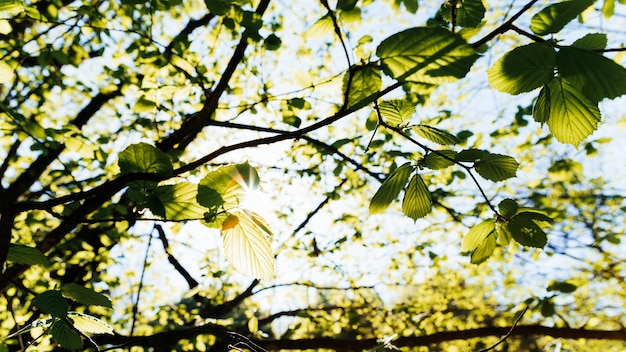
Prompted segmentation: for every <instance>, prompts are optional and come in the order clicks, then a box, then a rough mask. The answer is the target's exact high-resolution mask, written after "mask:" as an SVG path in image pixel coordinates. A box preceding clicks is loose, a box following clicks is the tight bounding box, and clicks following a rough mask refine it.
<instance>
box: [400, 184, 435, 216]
mask: <svg viewBox="0 0 626 352" xmlns="http://www.w3.org/2000/svg"><path fill="white" fill-rule="evenodd" d="M431 206H432V205H431V201H430V192H429V191H428V188H427V187H426V184H425V183H424V180H423V179H422V177H421V176H420V175H418V174H415V175H413V178H411V181H410V182H409V185H408V187H407V189H406V192H405V194H404V199H403V201H402V212H403V213H404V215H406V216H408V217H410V218H411V219H413V220H417V219H419V218H423V217H424V216H426V215H428V213H430V211H431Z"/></svg>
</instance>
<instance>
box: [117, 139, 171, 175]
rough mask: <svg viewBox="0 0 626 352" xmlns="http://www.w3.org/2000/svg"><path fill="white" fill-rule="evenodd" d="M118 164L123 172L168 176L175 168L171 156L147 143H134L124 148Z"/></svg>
mask: <svg viewBox="0 0 626 352" xmlns="http://www.w3.org/2000/svg"><path fill="white" fill-rule="evenodd" d="M118 165H119V167H120V171H121V173H123V174H127V173H132V172H147V173H156V174H159V175H162V176H167V175H169V174H170V173H171V172H172V169H173V168H172V161H171V160H170V158H169V157H168V156H167V155H166V154H165V153H163V152H162V151H160V150H159V149H157V148H156V147H154V146H152V145H150V144H147V143H137V144H133V145H130V146H128V147H127V148H126V149H124V151H122V152H121V153H120V154H119V160H118Z"/></svg>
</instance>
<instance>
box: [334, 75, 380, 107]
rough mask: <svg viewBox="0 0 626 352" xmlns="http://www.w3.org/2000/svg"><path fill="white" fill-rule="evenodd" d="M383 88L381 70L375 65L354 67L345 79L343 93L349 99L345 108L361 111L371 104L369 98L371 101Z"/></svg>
mask: <svg viewBox="0 0 626 352" xmlns="http://www.w3.org/2000/svg"><path fill="white" fill-rule="evenodd" d="M381 86H382V79H381V77H380V69H378V68H376V67H374V66H373V65H364V66H353V67H352V68H351V69H350V70H349V71H348V72H346V74H345V75H344V79H343V93H344V97H346V98H347V101H346V102H345V103H344V105H345V107H347V108H352V109H359V108H361V107H363V106H365V105H367V104H368V103H370V102H371V101H367V98H370V100H371V97H373V96H374V94H376V93H378V91H380V88H381ZM346 92H347V93H348V94H347V96H346Z"/></svg>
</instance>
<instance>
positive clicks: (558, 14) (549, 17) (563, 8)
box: [530, 0, 595, 35]
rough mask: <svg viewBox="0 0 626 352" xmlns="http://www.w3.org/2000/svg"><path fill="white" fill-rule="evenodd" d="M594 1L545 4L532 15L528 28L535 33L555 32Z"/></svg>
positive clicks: (572, 0) (579, 0)
mask: <svg viewBox="0 0 626 352" xmlns="http://www.w3.org/2000/svg"><path fill="white" fill-rule="evenodd" d="M594 2H595V0H571V1H563V2H559V3H556V4H553V5H550V6H547V7H545V8H543V9H542V10H541V11H539V12H538V13H537V14H535V15H534V16H533V17H532V19H531V20H530V29H531V30H532V31H533V32H534V33H535V34H537V35H545V34H550V33H557V32H559V31H560V30H561V29H563V27H565V25H566V24H568V23H569V22H570V21H571V20H573V19H574V18H576V16H578V15H579V14H581V13H582V12H583V11H584V10H585V9H586V8H587V7H589V6H591V5H592V4H593V3H594Z"/></svg>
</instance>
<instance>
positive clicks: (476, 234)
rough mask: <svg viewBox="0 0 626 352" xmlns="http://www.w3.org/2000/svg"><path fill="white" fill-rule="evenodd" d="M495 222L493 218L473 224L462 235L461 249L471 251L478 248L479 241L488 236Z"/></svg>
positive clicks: (481, 241)
mask: <svg viewBox="0 0 626 352" xmlns="http://www.w3.org/2000/svg"><path fill="white" fill-rule="evenodd" d="M495 227H496V222H495V221H494V220H493V219H489V220H484V221H483V222H481V223H480V224H478V225H475V226H474V227H472V228H471V229H470V231H469V232H468V233H467V235H465V237H463V242H462V243H461V251H463V252H471V251H473V250H475V249H476V248H478V246H480V244H481V243H483V242H484V241H485V239H487V237H488V236H490V235H491V234H492V233H493V231H494V230H495Z"/></svg>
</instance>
